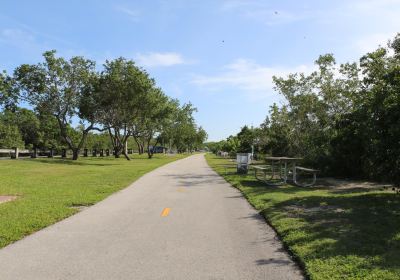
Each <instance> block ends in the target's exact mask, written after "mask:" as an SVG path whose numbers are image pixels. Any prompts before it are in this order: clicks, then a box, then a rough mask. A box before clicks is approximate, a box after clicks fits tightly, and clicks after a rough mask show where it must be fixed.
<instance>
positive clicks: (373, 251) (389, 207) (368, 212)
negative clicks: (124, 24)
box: [262, 193, 400, 272]
mask: <svg viewBox="0 0 400 280" xmlns="http://www.w3.org/2000/svg"><path fill="white" fill-rule="evenodd" d="M266 202H267V201H266ZM321 205H322V206H321ZM262 214H263V215H265V216H267V217H269V218H270V219H271V220H272V221H274V217H275V218H277V219H279V218H282V217H284V218H294V220H293V221H292V222H293V223H292V224H291V225H290V226H289V227H288V228H286V230H285V232H284V233H283V234H284V235H285V234H288V235H290V234H291V231H296V232H298V231H301V232H303V233H304V234H301V235H298V236H295V235H292V236H291V238H290V244H296V246H306V247H307V248H308V250H307V252H309V253H308V254H306V255H304V256H302V257H303V258H305V259H310V258H311V259H316V258H320V259H327V258H331V257H338V256H339V257H341V258H343V257H344V258H346V257H354V256H358V257H360V258H363V259H365V264H368V265H369V267H365V268H364V269H373V267H379V268H381V269H395V270H398V271H399V272H400V262H399V261H398V260H399V259H400V197H399V196H396V195H394V194H389V193H381V194H380V193H370V194H369V193H366V194H361V195H359V194H357V195H334V196H305V197H301V198H292V199H289V200H286V201H283V202H281V203H277V204H275V205H274V206H273V207H271V208H268V209H265V210H263V211H262ZM296 221H301V223H296ZM290 244H289V245H290Z"/></svg>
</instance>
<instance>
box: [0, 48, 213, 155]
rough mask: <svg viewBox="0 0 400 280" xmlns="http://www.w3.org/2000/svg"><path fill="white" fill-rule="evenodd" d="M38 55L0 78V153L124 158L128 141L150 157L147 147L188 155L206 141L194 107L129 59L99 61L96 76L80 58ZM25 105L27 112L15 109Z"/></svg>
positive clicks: (91, 63)
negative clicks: (93, 151)
mask: <svg viewBox="0 0 400 280" xmlns="http://www.w3.org/2000/svg"><path fill="white" fill-rule="evenodd" d="M43 57H44V62H40V63H37V64H32V65H29V64H23V65H21V66H19V67H17V68H16V69H15V71H14V74H13V76H8V75H7V73H5V72H3V73H0V108H2V109H3V111H0V136H1V137H0V148H11V147H14V146H18V147H23V146H24V147H26V148H42V149H48V148H56V149H60V148H61V147H63V148H65V147H66V148H68V149H70V150H72V151H73V159H77V158H78V156H79V153H80V151H81V150H82V149H83V148H112V149H113V151H114V155H115V157H119V155H120V154H124V156H125V157H126V159H128V160H129V156H128V155H127V150H126V147H127V144H128V143H131V144H132V141H129V140H130V139H131V138H133V139H134V142H135V144H136V145H137V147H138V148H137V150H138V151H139V153H143V152H144V151H145V149H146V150H147V152H148V157H149V158H150V157H152V156H153V149H152V146H156V145H159V144H163V145H167V144H168V147H169V148H170V149H176V150H177V151H178V152H183V151H193V150H195V149H198V148H200V147H201V146H202V144H203V142H204V141H205V139H206V138H207V134H206V133H205V131H204V130H203V129H202V128H201V127H198V126H197V125H196V122H195V120H194V117H193V112H194V111H195V110H196V109H195V108H194V107H193V106H192V105H191V104H183V105H180V104H179V102H178V101H177V100H175V99H171V98H170V97H168V96H167V95H166V94H165V93H164V92H163V91H162V90H161V89H160V88H159V87H157V85H156V82H155V81H154V79H152V78H151V77H150V76H149V74H148V73H147V72H146V71H145V70H144V69H142V68H140V67H138V66H136V64H135V63H134V61H131V60H126V59H124V58H118V59H115V60H112V61H106V62H105V64H104V65H103V66H104V67H103V70H102V71H100V72H99V71H97V70H96V67H95V62H94V61H92V60H89V59H85V58H83V57H79V56H76V57H72V58H71V59H69V60H67V59H64V58H62V57H56V51H48V52H45V53H44V54H43ZM26 103H28V104H29V105H30V107H31V108H32V110H29V109H24V108H19V107H18V106H20V107H21V106H22V105H23V106H25V105H26ZM104 132H106V133H107V135H108V137H109V139H108V140H107V139H106V137H105V136H106V134H104ZM23 143H24V144H23Z"/></svg>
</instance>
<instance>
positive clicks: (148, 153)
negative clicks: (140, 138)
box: [147, 139, 154, 158]
mask: <svg viewBox="0 0 400 280" xmlns="http://www.w3.org/2000/svg"><path fill="white" fill-rule="evenodd" d="M150 141H151V139H149V140H147V157H148V158H152V157H153V151H154V150H153V149H154V146H153V149H151V151H150Z"/></svg>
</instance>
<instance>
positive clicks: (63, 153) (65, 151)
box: [61, 149, 67, 158]
mask: <svg viewBox="0 0 400 280" xmlns="http://www.w3.org/2000/svg"><path fill="white" fill-rule="evenodd" d="M61 157H62V158H66V157H67V150H66V149H62V150H61Z"/></svg>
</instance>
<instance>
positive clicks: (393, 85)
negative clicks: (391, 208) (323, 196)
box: [211, 35, 400, 184]
mask: <svg viewBox="0 0 400 280" xmlns="http://www.w3.org/2000/svg"><path fill="white" fill-rule="evenodd" d="M399 46H400V35H398V36H397V37H396V38H395V39H394V40H393V41H392V42H390V43H389V44H388V46H387V47H386V48H379V49H377V50H376V51H374V52H371V53H368V54H366V55H364V56H363V57H361V59H360V61H359V63H346V64H341V65H337V64H336V62H335V59H334V57H333V55H331V54H327V55H323V56H320V57H319V58H318V59H317V61H316V62H315V64H316V70H315V71H313V72H312V73H310V74H306V73H295V74H291V75H289V76H288V77H274V83H275V89H276V90H277V92H278V93H280V94H281V96H282V97H284V99H285V102H283V105H281V106H278V105H276V104H274V105H273V106H271V108H270V111H269V115H268V116H267V118H266V120H265V121H264V122H263V123H262V124H261V125H260V127H259V128H255V129H251V130H250V132H249V129H248V128H247V127H244V128H243V129H242V131H241V132H239V133H238V134H237V135H236V136H231V137H229V138H228V139H227V140H226V141H222V142H220V143H211V146H212V150H214V151H216V150H223V151H227V152H240V151H249V149H248V146H249V143H253V145H254V146H255V148H256V152H258V153H264V154H271V155H274V156H296V157H303V158H304V161H305V164H307V165H309V166H312V167H315V168H317V169H321V171H322V173H323V174H326V175H328V174H329V175H335V176H343V177H360V178H361V177H362V178H369V179H374V180H386V181H390V182H394V183H396V184H400V160H399V159H400V125H399V124H400V47H399ZM244 135H247V136H246V137H244Z"/></svg>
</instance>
